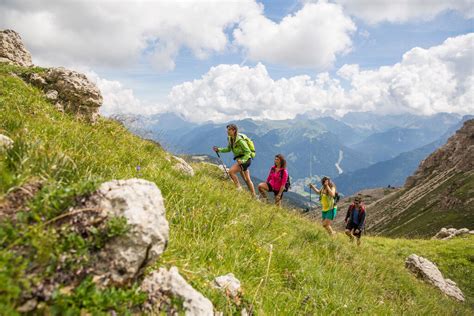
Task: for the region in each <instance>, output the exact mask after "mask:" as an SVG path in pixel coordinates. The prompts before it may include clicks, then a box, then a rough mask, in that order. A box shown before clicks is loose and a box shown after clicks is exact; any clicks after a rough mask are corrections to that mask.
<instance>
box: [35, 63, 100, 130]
mask: <svg viewBox="0 0 474 316" xmlns="http://www.w3.org/2000/svg"><path fill="white" fill-rule="evenodd" d="M26 80H27V81H28V82H29V83H31V84H32V85H34V86H36V87H38V88H40V89H42V90H43V91H44V93H45V94H46V98H48V99H49V100H50V101H52V102H54V103H55V105H56V107H57V108H58V109H59V110H60V111H64V112H66V113H71V114H74V115H76V116H77V117H79V118H85V119H87V120H88V121H91V122H95V121H96V120H97V118H98V117H99V107H100V106H101V105H102V101H103V99H102V95H101V93H100V90H99V88H97V86H96V85H95V84H94V83H93V82H91V81H90V80H89V79H87V77H86V76H85V75H84V74H81V73H79V72H76V71H72V70H68V69H65V68H62V67H59V68H50V69H48V70H47V71H46V72H43V73H33V74H30V75H28V76H27V77H26Z"/></svg>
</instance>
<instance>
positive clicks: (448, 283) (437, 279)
mask: <svg viewBox="0 0 474 316" xmlns="http://www.w3.org/2000/svg"><path fill="white" fill-rule="evenodd" d="M405 267H406V268H407V269H408V270H410V271H411V272H413V273H414V274H415V275H416V276H417V277H419V278H422V279H423V280H425V281H426V282H428V283H431V284H432V285H434V286H436V287H437V288H439V289H440V290H441V292H443V293H445V294H446V295H448V296H451V297H453V298H455V299H457V300H458V301H461V302H464V294H463V293H462V291H461V290H460V289H459V288H458V287H457V285H456V283H455V282H454V281H452V280H450V279H445V278H444V277H443V275H442V274H441V271H439V269H438V267H437V266H436V265H435V264H434V263H433V262H431V261H429V260H428V259H425V258H423V257H420V256H417V255H415V254H412V255H410V256H409V257H408V258H407V259H406V261H405Z"/></svg>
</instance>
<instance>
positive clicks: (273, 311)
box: [0, 65, 474, 315]
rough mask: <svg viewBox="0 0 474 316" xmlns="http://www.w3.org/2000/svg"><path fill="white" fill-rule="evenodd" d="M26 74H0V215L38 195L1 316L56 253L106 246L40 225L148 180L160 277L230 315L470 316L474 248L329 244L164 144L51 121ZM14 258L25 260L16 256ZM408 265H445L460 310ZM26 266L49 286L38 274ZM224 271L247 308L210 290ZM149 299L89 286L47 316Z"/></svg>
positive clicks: (465, 244) (4, 252) (5, 255)
mask: <svg viewBox="0 0 474 316" xmlns="http://www.w3.org/2000/svg"><path fill="white" fill-rule="evenodd" d="M25 71H32V70H25V69H22V68H18V67H12V66H5V65H0V133H2V134H5V135H7V136H9V137H11V138H12V139H13V140H14V141H15V145H14V147H13V148H12V149H11V150H9V151H8V152H7V153H6V154H2V155H0V204H1V203H2V198H4V196H5V195H6V194H7V193H8V192H9V191H11V190H12V189H14V188H16V187H19V186H22V185H25V184H26V183H31V182H34V181H41V182H42V183H43V185H42V188H41V190H40V191H39V192H38V193H36V195H35V196H34V198H33V199H32V200H31V201H30V202H29V203H28V205H27V207H28V209H26V208H25V207H24V208H23V210H24V211H23V212H21V213H20V214H19V215H18V220H17V222H16V223H10V222H9V221H3V222H1V221H0V311H2V312H1V313H2V314H8V315H12V314H15V313H16V312H15V310H16V308H17V307H18V304H19V298H20V295H21V292H25V291H28V289H29V288H30V287H31V286H32V285H33V284H37V283H40V282H42V281H43V279H44V278H47V277H48V276H50V275H51V274H54V273H55V272H54V271H56V267H57V265H58V264H59V261H58V257H59V256H60V255H61V253H63V252H69V253H77V254H78V255H79V254H82V255H84V256H85V259H84V260H85V261H87V252H88V251H90V250H91V249H95V248H97V247H100V242H97V240H95V241H94V242H96V244H94V245H91V241H90V240H88V241H84V240H81V239H80V237H78V236H74V235H66V236H64V235H63V233H61V232H60V231H58V230H55V229H53V228H51V227H50V226H48V225H46V224H45V223H46V222H47V221H48V220H51V219H53V218H54V217H56V216H58V215H60V214H61V213H62V212H64V211H66V210H67V208H68V207H69V206H72V205H74V203H75V197H76V196H78V195H84V194H87V193H90V192H92V191H94V190H95V189H96V188H97V186H98V185H99V184H100V183H102V182H104V181H108V180H111V179H128V178H133V177H141V178H144V179H147V180H149V181H153V182H155V183H156V184H157V186H158V187H159V188H160V190H161V192H162V194H163V196H164V198H165V205H166V209H167V218H168V221H169V223H170V241H169V246H168V249H167V250H166V251H165V253H164V254H163V256H162V257H161V258H160V260H159V262H158V263H157V264H156V268H158V267H160V266H166V267H170V266H173V265H174V266H177V267H178V268H179V271H180V273H181V274H182V275H183V276H184V277H185V278H186V279H187V280H188V282H189V283H190V284H191V285H193V286H194V287H195V288H196V289H197V290H199V291H200V292H202V293H203V294H204V295H205V296H206V297H208V298H209V299H210V300H211V301H212V302H213V304H214V306H215V308H216V310H219V311H223V312H224V313H225V314H226V315H228V314H233V313H237V312H238V311H239V310H241V309H242V308H246V309H247V311H249V310H252V311H253V312H254V313H255V314H258V315H301V314H302V315H313V314H334V315H347V314H365V315H368V314H370V315H389V314H396V315H401V314H406V315H447V314H448V315H472V313H473V308H474V282H473V281H472V276H473V275H474V237H472V236H468V237H464V238H458V239H454V240H450V241H436V240H405V239H388V238H379V237H366V238H364V240H363V245H362V246H361V247H360V248H357V247H356V246H355V245H354V244H351V243H350V242H349V241H348V240H347V239H346V238H345V236H343V235H342V234H338V236H337V237H335V238H330V237H329V236H327V234H326V233H325V231H324V230H323V229H322V227H321V226H320V225H319V224H318V223H314V222H311V221H309V220H307V219H305V218H303V217H302V216H300V215H299V214H297V213H292V212H290V211H289V210H287V209H277V208H275V207H273V206H271V205H265V204H262V203H260V202H258V201H255V200H252V199H251V198H250V196H249V195H248V193H246V192H237V191H236V190H235V189H234V188H233V186H232V184H231V182H230V181H229V180H225V179H224V178H223V177H222V175H221V173H222V172H221V171H220V170H219V169H217V168H215V167H213V166H211V165H208V164H198V163H196V164H193V168H194V169H195V171H196V175H195V176H194V177H187V176H184V175H182V174H181V173H179V172H177V171H175V170H173V169H172V164H171V162H169V161H168V160H167V159H166V156H167V155H168V154H167V153H166V152H165V151H163V150H162V149H161V148H160V147H159V146H158V145H157V144H155V143H153V142H151V141H147V140H143V139H140V138H139V137H137V136H134V135H132V134H131V133H129V132H128V131H127V130H126V129H125V128H124V127H122V126H121V125H120V124H118V123H117V122H114V121H110V120H107V119H100V121H99V122H98V123H97V124H95V125H90V124H87V123H84V122H80V121H77V120H75V119H74V118H72V117H71V116H69V115H65V114H61V113H59V112H57V111H56V110H55V109H54V107H53V105H51V104H50V103H49V102H48V101H46V100H45V98H44V97H43V94H42V93H41V92H40V91H39V90H37V89H35V88H33V87H31V86H29V85H27V84H25V83H24V82H23V81H22V80H21V79H20V78H18V77H15V76H12V75H11V73H12V72H15V73H21V72H25ZM34 71H41V70H40V69H37V70H34ZM223 137H225V135H223ZM257 159H258V158H257ZM137 165H140V166H141V171H140V174H137V171H136V166H137ZM339 216H342V215H341V214H339ZM369 216H370V214H369ZM110 227H111V229H110V232H112V234H111V235H109V236H107V238H113V236H114V235H117V234H120V233H121V226H120V224H117V223H116V224H113V223H112V224H111V226H110ZM98 238H99V237H98ZM104 238H105V237H104ZM99 241H100V238H99ZM19 246H23V247H26V248H28V249H30V250H31V251H30V255H26V256H21V255H17V254H16V252H15V249H17V247H19ZM94 247H95V248H94ZM411 253H416V254H418V255H421V256H424V257H426V258H428V259H430V260H432V261H434V262H435V263H437V264H438V266H439V268H440V270H441V271H442V272H443V274H444V275H445V277H449V278H451V279H453V280H454V281H455V282H457V283H458V284H459V286H460V288H461V289H462V290H463V292H464V294H465V295H466V302H465V303H458V302H456V301H454V300H453V299H450V298H448V297H446V296H444V295H443V294H441V293H440V292H439V291H438V290H437V289H436V288H434V287H432V286H429V285H427V284H425V283H423V282H422V281H420V280H418V279H416V278H415V277H414V276H413V275H411V274H410V273H409V272H408V271H407V270H406V269H405V267H404V260H405V258H406V257H407V256H408V255H410V254H411ZM31 266H36V267H40V268H41V271H44V273H43V274H42V275H38V274H34V275H30V274H29V271H30V270H31ZM153 268H154V267H151V268H150V270H151V269H153ZM229 272H232V273H234V275H235V276H236V277H237V278H238V279H239V280H240V281H241V283H242V287H243V293H242V297H241V300H240V301H239V302H237V301H234V300H232V299H229V298H227V297H226V296H225V295H223V294H222V293H220V292H219V291H217V290H215V289H214V288H213V287H212V280H213V279H214V278H215V277H216V276H219V275H222V274H226V273H229ZM143 300H144V296H143V294H141V293H140V292H139V291H138V290H137V287H136V286H133V287H131V288H125V289H113V288H110V289H107V290H98V289H96V288H95V287H94V285H93V284H92V282H91V280H90V279H88V278H86V279H84V281H83V282H82V283H81V285H80V286H79V287H77V288H76V289H75V290H74V291H72V292H69V291H57V292H56V293H55V295H53V299H52V300H51V301H50V302H48V303H47V304H42V305H40V309H42V312H43V313H50V314H57V315H63V314H70V315H79V314H80V313H81V311H82V312H85V311H88V312H91V313H93V314H94V315H95V314H102V313H103V314H107V313H109V312H110V311H111V310H115V311H117V312H118V313H119V314H127V313H131V311H133V308H134V307H136V306H137V305H139V304H140V303H141V302H143Z"/></svg>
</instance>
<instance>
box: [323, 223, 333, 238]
mask: <svg viewBox="0 0 474 316" xmlns="http://www.w3.org/2000/svg"><path fill="white" fill-rule="evenodd" d="M323 226H324V228H325V229H326V230H327V232H328V233H329V235H331V236H332V235H335V234H336V232H335V231H334V230H333V229H332V227H331V221H330V220H329V219H325V220H323Z"/></svg>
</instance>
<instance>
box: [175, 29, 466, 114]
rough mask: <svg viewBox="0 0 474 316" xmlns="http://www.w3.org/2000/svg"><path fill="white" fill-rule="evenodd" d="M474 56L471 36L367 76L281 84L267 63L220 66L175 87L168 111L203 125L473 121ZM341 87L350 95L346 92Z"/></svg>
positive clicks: (358, 73) (347, 74)
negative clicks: (369, 118)
mask: <svg viewBox="0 0 474 316" xmlns="http://www.w3.org/2000/svg"><path fill="white" fill-rule="evenodd" d="M473 50H474V33H471V34H467V35H462V36H458V37H454V38H449V39H447V40H446V41H445V42H444V43H443V44H441V45H439V46H435V47H432V48H429V49H423V48H418V47H417V48H413V49H411V50H410V51H408V52H407V53H405V54H404V56H403V58H402V60H401V61H400V62H399V63H397V64H395V65H392V66H383V67H380V68H378V69H376V70H361V69H360V67H359V66H358V65H344V66H343V67H341V69H339V71H338V73H337V74H338V77H339V78H332V77H331V76H330V75H329V74H328V73H320V74H318V75H317V76H316V77H314V78H311V77H310V76H306V75H304V76H295V77H291V78H288V79H287V78H282V79H279V80H273V79H272V78H271V77H270V76H269V74H268V72H267V70H266V67H265V66H264V65H263V64H260V63H259V64H257V65H256V66H255V67H247V66H245V67H242V66H239V65H219V66H217V67H212V68H211V69H210V70H209V72H207V73H206V74H205V75H203V76H202V78H201V79H197V80H194V81H191V82H185V83H183V84H180V85H177V86H175V87H174V88H173V89H172V90H171V92H170V94H169V96H168V98H169V104H168V107H169V109H170V110H172V111H175V112H178V113H181V114H182V115H184V116H185V117H186V118H187V119H189V120H191V121H195V122H202V121H207V120H214V121H228V120H236V119H241V118H247V117H251V118H254V119H287V118H293V117H294V116H295V115H297V114H302V113H305V112H308V111H311V112H314V113H319V114H322V113H324V114H334V115H342V114H344V113H346V112H348V111H375V112H378V113H382V114H386V113H403V112H411V113H416V114H424V115H430V114H434V113H438V112H451V113H460V114H473V113H474V100H473V95H474V85H473V82H474V74H473V73H474V65H473V59H472V56H473V55H474V51H473ZM340 80H347V81H348V82H349V84H350V88H349V89H344V88H343V86H342V85H341V83H340Z"/></svg>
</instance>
